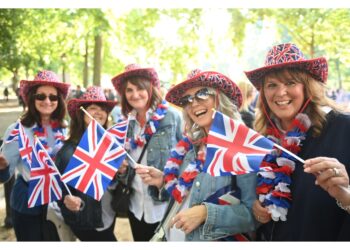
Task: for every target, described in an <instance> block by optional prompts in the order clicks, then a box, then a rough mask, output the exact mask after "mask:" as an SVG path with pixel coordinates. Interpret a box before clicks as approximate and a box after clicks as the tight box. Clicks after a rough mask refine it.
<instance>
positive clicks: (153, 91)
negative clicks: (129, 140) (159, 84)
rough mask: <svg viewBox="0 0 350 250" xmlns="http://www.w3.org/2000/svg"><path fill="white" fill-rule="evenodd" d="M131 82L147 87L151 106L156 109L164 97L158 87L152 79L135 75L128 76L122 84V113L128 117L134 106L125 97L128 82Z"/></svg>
mask: <svg viewBox="0 0 350 250" xmlns="http://www.w3.org/2000/svg"><path fill="white" fill-rule="evenodd" d="M128 82H130V83H132V84H133V85H135V86H137V87H138V88H140V89H146V90H147V92H148V96H150V100H149V107H148V108H152V109H155V108H156V107H157V105H158V104H159V103H161V102H162V100H163V98H162V96H161V94H160V92H159V90H158V89H157V88H155V87H154V86H153V84H151V81H150V80H149V79H147V78H145V77H142V76H133V77H129V78H127V79H126V80H125V81H124V82H123V83H122V84H121V86H120V93H121V108H122V114H123V115H124V116H125V117H127V116H128V113H129V112H130V111H131V110H132V109H133V108H132V106H131V105H130V104H129V103H128V101H127V100H126V97H125V89H126V86H127V83H128Z"/></svg>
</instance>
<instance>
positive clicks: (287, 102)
mask: <svg viewBox="0 0 350 250" xmlns="http://www.w3.org/2000/svg"><path fill="white" fill-rule="evenodd" d="M263 91H264V95H265V98H266V101H267V104H268V106H269V108H270V109H271V111H272V112H273V113H274V115H275V116H276V117H277V118H279V119H280V120H281V124H282V128H283V129H285V130H287V129H289V126H290V124H291V122H292V121H293V120H294V118H295V116H296V115H297V114H298V113H299V111H300V109H301V107H302V105H303V103H304V99H305V94H304V85H303V84H302V83H300V82H296V81H295V80H292V79H290V80H287V81H285V82H281V81H280V80H278V79H277V78H275V77H267V78H266V80H265V84H264V86H263Z"/></svg>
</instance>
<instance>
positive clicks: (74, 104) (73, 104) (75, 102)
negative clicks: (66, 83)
mask: <svg viewBox="0 0 350 250" xmlns="http://www.w3.org/2000/svg"><path fill="white" fill-rule="evenodd" d="M89 103H91V104H92V103H98V104H104V105H106V106H107V110H108V113H110V112H111V111H112V109H113V108H114V106H115V105H117V103H118V102H115V101H98V100H82V99H76V98H75V99H71V100H69V101H68V103H67V110H68V114H69V116H70V117H71V118H72V117H73V116H75V115H76V113H77V110H79V109H80V107H81V106H82V105H84V104H89Z"/></svg>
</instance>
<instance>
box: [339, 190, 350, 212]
mask: <svg viewBox="0 0 350 250" xmlns="http://www.w3.org/2000/svg"><path fill="white" fill-rule="evenodd" d="M346 189H347V190H348V191H350V185H349V186H348V187H347V188H346ZM336 201H337V205H338V207H340V208H341V209H343V210H345V211H346V212H348V213H349V214H350V205H347V206H344V205H343V203H341V202H340V201H338V200H337V199H336Z"/></svg>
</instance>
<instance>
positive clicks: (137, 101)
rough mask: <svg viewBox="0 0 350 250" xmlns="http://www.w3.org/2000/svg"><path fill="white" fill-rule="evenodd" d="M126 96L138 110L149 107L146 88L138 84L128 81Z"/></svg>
mask: <svg viewBox="0 0 350 250" xmlns="http://www.w3.org/2000/svg"><path fill="white" fill-rule="evenodd" d="M125 97H126V100H127V101H128V103H129V104H130V105H131V107H133V108H134V109H135V110H136V111H137V112H139V111H145V110H146V109H147V108H148V107H147V104H148V100H149V96H148V92H147V90H146V89H141V88H139V87H137V86H136V85H133V84H132V83H130V82H127V84H126V88H125Z"/></svg>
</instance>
